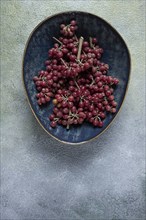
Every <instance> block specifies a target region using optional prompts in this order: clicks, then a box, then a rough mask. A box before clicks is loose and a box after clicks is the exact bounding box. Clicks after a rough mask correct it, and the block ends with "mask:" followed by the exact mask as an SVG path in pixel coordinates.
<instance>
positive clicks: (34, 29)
mask: <svg viewBox="0 0 146 220" xmlns="http://www.w3.org/2000/svg"><path fill="white" fill-rule="evenodd" d="M65 13H66V14H68V13H84V14H89V15H92V16H95V17H97V18H98V19H100V20H102V21H103V22H105V23H107V24H108V25H109V26H110V28H111V29H113V30H114V31H115V32H116V34H117V35H118V36H119V37H120V38H121V40H122V41H123V43H124V44H125V46H126V49H127V52H128V55H129V78H128V83H127V87H126V90H125V94H124V97H123V100H122V103H121V106H120V108H119V110H118V112H117V113H116V115H115V117H113V119H112V120H111V122H110V123H109V124H108V125H107V127H106V128H105V129H104V130H103V131H102V132H100V133H99V134H98V135H96V136H95V137H92V138H90V139H88V140H85V141H81V142H68V141H63V140H60V139H59V138H57V137H55V136H54V135H52V134H51V133H50V132H49V131H48V130H47V129H46V128H45V127H44V126H43V125H42V123H41V122H40V120H39V118H38V117H37V115H36V113H35V111H34V110H33V108H32V106H31V103H30V100H29V97H28V94H27V90H26V87H25V82H24V68H23V67H24V59H25V54H26V50H27V47H28V44H29V42H30V39H31V37H32V36H33V34H34V32H35V31H36V30H37V29H38V28H39V27H40V26H41V25H42V24H43V23H44V22H46V21H47V20H49V19H50V18H52V17H55V16H59V15H62V14H65ZM130 79H131V54H130V51H129V48H128V46H127V44H126V42H125V40H124V39H123V37H122V36H121V34H120V33H119V32H118V31H117V30H116V29H115V28H114V27H113V26H112V25H111V24H110V23H109V22H107V21H106V20H105V19H103V18H101V17H100V16H98V15H95V14H93V13H90V12H87V11H80V10H75V11H70V10H66V11H62V12H59V13H55V14H53V15H51V16H48V17H46V18H45V19H43V20H42V21H41V22H39V23H38V24H37V25H36V26H35V27H34V28H33V30H32V31H31V32H30V34H29V36H28V39H27V41H26V43H25V47H24V51H23V55H22V82H23V87H24V91H25V94H26V98H27V101H28V104H29V106H30V109H31V111H32V113H33V115H34V116H35V118H36V120H37V121H38V123H39V124H40V126H41V127H42V128H43V130H45V132H46V133H47V134H49V135H50V136H51V137H53V138H54V139H56V140H57V141H59V142H61V143H63V144H66V145H74V146H75V145H82V144H85V143H88V142H89V141H93V140H95V139H96V138H98V137H99V136H100V135H101V134H103V133H104V132H105V131H106V130H107V129H108V128H109V127H110V126H111V124H112V123H113V121H114V120H115V118H116V117H117V115H118V114H119V112H120V111H121V108H122V106H123V103H124V100H125V97H126V95H127V91H128V89H129V84H130Z"/></svg>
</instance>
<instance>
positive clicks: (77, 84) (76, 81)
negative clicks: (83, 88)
mask: <svg viewBox="0 0 146 220" xmlns="http://www.w3.org/2000/svg"><path fill="white" fill-rule="evenodd" d="M74 83H75V84H76V87H77V88H78V89H80V87H79V85H78V83H77V81H76V80H75V79H74Z"/></svg>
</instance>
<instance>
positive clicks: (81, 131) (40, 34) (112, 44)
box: [22, 11, 130, 144]
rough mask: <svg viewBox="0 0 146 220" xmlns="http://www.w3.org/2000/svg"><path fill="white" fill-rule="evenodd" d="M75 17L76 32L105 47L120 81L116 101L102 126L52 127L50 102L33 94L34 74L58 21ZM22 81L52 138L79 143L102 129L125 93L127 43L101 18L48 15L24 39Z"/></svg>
mask: <svg viewBox="0 0 146 220" xmlns="http://www.w3.org/2000/svg"><path fill="white" fill-rule="evenodd" d="M72 19H75V20H76V21H77V24H78V31H77V36H78V37H79V36H83V37H84V38H85V39H88V38H89V36H94V37H97V38H98V41H99V45H100V46H101V47H102V48H103V49H104V54H103V57H102V61H103V62H105V63H108V64H109V66H110V70H109V72H110V75H112V76H114V77H117V78H118V79H119V80H120V84H119V85H118V86H117V87H116V89H115V93H114V95H115V100H116V101H117V103H118V106H117V112H116V113H115V114H108V116H107V117H106V119H105V120H104V126H103V127H102V128H98V127H94V126H92V125H91V124H89V123H84V124H82V125H81V126H77V127H73V126H72V127H71V129H69V130H68V131H67V130H66V128H64V127H62V126H57V128H55V129H53V128H51V127H50V125H49V124H50V123H49V119H48V116H49V114H50V113H51V112H52V109H53V104H52V103H50V104H48V105H46V106H44V107H43V108H40V107H39V106H38V105H37V100H36V97H35V94H36V87H35V84H34V82H33V80H32V79H33V77H34V76H35V75H37V73H38V71H39V70H41V69H43V68H44V62H45V60H46V59H47V58H48V50H49V49H50V48H51V47H53V44H54V40H53V38H52V37H53V36H55V37H59V36H60V33H59V25H60V24H61V23H66V24H68V23H69V22H70V21H71V20H72ZM125 31H126V30H125ZM22 69H23V71H22V73H23V82H24V87H25V90H26V95H27V98H28V102H29V104H30V107H31V110H32V112H33V114H34V115H35V117H36V119H37V120H38V122H39V124H40V125H41V126H42V127H43V129H44V130H45V131H46V132H47V133H48V134H50V135H51V136H52V137H54V138H55V139H57V140H59V141H61V142H63V143H68V144H81V143H85V142H87V141H90V140H92V139H93V138H95V137H98V136H99V135H100V134H101V133H102V132H103V131H105V130H106V129H107V128H108V127H109V125H110V124H111V122H112V121H113V119H114V118H115V116H116V115H117V113H118V112H119V110H120V108H121V105H122V104H123V100H124V97H125V94H126V90H127V86H128V82H129V76H130V54H129V51H128V48H127V46H126V43H125V42H124V40H123V38H122V37H121V36H120V34H119V33H118V32H117V31H116V30H115V29H114V28H113V27H112V26H111V25H110V24H109V23H107V22H106V21H105V20H104V19H102V18H100V17H98V16H96V15H93V14H90V13H87V12H80V11H70V12H63V13H60V14H56V15H53V16H51V17H48V18H47V19H45V20H44V21H42V22H41V23H40V24H38V25H37V27H36V28H35V29H34V30H33V31H32V33H31V34H30V37H29V39H28V41H27V43H26V47H25V51H24V57H23V68H22Z"/></svg>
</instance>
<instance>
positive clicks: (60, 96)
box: [33, 20, 119, 128]
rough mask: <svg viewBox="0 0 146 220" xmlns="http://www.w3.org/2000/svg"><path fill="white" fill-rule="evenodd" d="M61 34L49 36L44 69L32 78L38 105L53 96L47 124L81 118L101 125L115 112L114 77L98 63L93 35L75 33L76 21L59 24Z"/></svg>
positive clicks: (99, 53) (74, 121) (65, 123)
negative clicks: (49, 43)
mask: <svg viewBox="0 0 146 220" xmlns="http://www.w3.org/2000/svg"><path fill="white" fill-rule="evenodd" d="M60 29H61V30H60V33H61V35H62V36H61V37H59V39H57V38H55V37H53V39H54V40H55V41H56V43H54V47H53V48H51V49H50V50H49V51H48V56H49V59H48V60H47V61H46V62H45V66H46V67H45V70H41V71H40V72H39V73H38V76H35V77H34V78H33V80H34V82H35V85H36V89H37V91H38V93H37V94H36V97H37V102H38V104H39V105H40V106H41V105H43V104H45V103H47V102H50V101H51V99H52V98H53V104H54V109H53V113H52V114H51V115H50V116H49V119H50V125H51V127H53V128H54V127H56V126H57V124H60V125H63V126H66V127H67V128H69V127H70V125H72V124H74V125H77V124H82V123H83V122H84V121H88V122H89V123H92V124H93V125H94V126H97V127H102V126H103V120H104V119H105V118H106V114H108V113H115V112H116V106H117V102H116V101H115V100H114V95H113V93H114V88H115V87H116V85H117V84H118V83H119V80H118V79H117V78H114V77H112V76H109V75H107V73H108V70H109V66H108V64H105V63H103V62H101V60H100V59H101V56H102V54H103V49H102V48H100V47H99V45H98V44H97V43H98V42H97V39H96V38H91V37H90V38H89V42H88V41H86V40H84V38H83V37H80V38H79V39H78V38H77V36H76V35H75V30H77V25H76V21H75V20H72V21H71V22H70V24H69V25H66V26H65V25H64V24H61V25H60Z"/></svg>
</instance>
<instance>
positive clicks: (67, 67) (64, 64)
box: [60, 58, 68, 68]
mask: <svg viewBox="0 0 146 220" xmlns="http://www.w3.org/2000/svg"><path fill="white" fill-rule="evenodd" d="M60 60H61V61H62V63H63V64H64V66H65V67H67V68H68V66H67V64H66V62H65V61H64V60H63V59H62V58H60Z"/></svg>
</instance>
